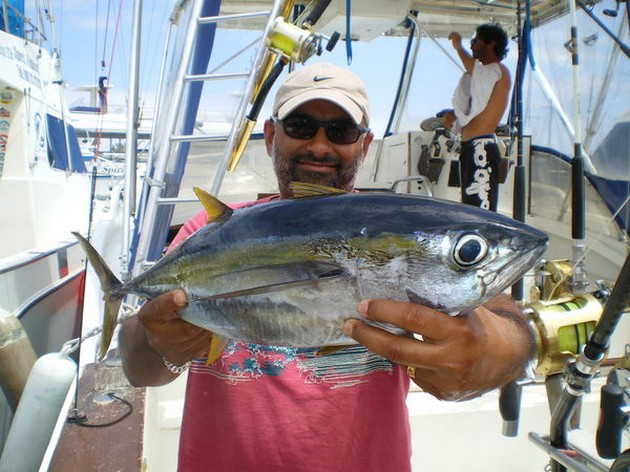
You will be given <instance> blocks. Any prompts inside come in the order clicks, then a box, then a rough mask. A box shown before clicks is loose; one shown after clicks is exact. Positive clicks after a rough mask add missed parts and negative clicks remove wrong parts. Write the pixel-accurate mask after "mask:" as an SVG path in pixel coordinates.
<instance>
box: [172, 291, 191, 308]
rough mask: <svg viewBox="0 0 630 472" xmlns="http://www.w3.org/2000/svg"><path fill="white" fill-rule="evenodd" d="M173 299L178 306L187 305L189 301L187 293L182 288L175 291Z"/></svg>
mask: <svg viewBox="0 0 630 472" xmlns="http://www.w3.org/2000/svg"><path fill="white" fill-rule="evenodd" d="M173 301H174V302H175V304H176V305H177V306H185V305H186V303H187V301H188V300H187V299H186V294H185V293H184V292H182V291H181V290H178V291H176V292H175V296H174V297H173Z"/></svg>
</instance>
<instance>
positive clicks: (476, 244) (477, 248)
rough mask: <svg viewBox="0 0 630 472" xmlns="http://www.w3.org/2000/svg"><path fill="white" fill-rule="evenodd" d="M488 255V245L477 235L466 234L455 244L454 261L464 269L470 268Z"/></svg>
mask: <svg viewBox="0 0 630 472" xmlns="http://www.w3.org/2000/svg"><path fill="white" fill-rule="evenodd" d="M486 254H488V243H487V242H486V240H485V239H483V238H482V237H481V236H479V235H477V234H466V235H464V236H462V237H461V238H460V239H459V241H457V243H456V244H455V248H454V249H453V259H454V260H455V262H456V263H457V264H458V265H460V266H462V267H470V266H472V265H475V264H476V263H477V262H479V261H481V260H483V259H484V258H485V257H486Z"/></svg>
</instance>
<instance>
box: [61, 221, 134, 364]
mask: <svg viewBox="0 0 630 472" xmlns="http://www.w3.org/2000/svg"><path fill="white" fill-rule="evenodd" d="M72 234H73V235H74V237H75V238H77V240H78V241H79V244H80V245H81V248H82V249H83V252H85V255H86V256H87V258H88V260H89V261H90V264H91V265H92V267H93V268H94V272H96V275H97V276H98V280H99V281H100V282H101V289H102V290H103V293H104V299H105V313H104V314H103V331H102V333H101V345H100V347H99V352H98V359H99V360H101V359H103V357H105V354H106V353H107V349H108V348H109V343H110V342H111V340H112V336H113V335H114V328H115V327H116V321H117V320H118V310H119V309H120V304H121V303H122V295H120V294H115V295H114V293H115V292H116V291H117V290H118V289H119V288H120V287H121V285H122V284H121V283H120V280H118V278H117V277H116V276H115V275H114V273H113V272H112V271H111V270H110V269H109V267H107V264H106V263H105V261H104V260H103V258H102V257H101V255H100V254H99V253H98V252H97V251H96V249H94V246H92V245H91V244H90V242H89V241H88V240H87V239H85V238H84V237H83V236H81V235H80V234H79V233H72Z"/></svg>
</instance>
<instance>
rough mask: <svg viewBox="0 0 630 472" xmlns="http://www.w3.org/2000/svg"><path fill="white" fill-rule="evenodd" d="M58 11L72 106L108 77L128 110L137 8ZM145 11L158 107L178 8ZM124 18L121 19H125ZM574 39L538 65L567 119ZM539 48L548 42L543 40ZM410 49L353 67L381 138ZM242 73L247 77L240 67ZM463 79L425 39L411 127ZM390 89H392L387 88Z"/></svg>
mask: <svg viewBox="0 0 630 472" xmlns="http://www.w3.org/2000/svg"><path fill="white" fill-rule="evenodd" d="M52 3H53V15H54V18H55V23H56V32H57V38H58V43H59V45H60V50H61V55H62V68H63V69H62V73H63V77H64V79H65V81H66V83H67V84H68V89H67V95H68V98H69V102H70V103H72V101H74V100H76V98H77V94H76V93H73V89H74V88H76V87H79V86H85V85H91V84H95V83H96V82H97V80H98V77H99V76H100V75H108V76H110V84H111V85H113V89H112V90H111V91H110V103H118V104H122V103H124V99H125V97H126V95H127V82H128V79H129V60H130V58H129V56H130V35H131V24H132V13H133V12H132V9H133V0H98V1H96V0H92V1H86V0H57V1H53V2H52ZM142 3H143V22H142V37H143V42H142V45H141V66H140V99H141V104H151V103H152V102H153V99H154V96H155V90H156V84H157V75H158V71H159V67H160V61H161V54H162V50H163V43H164V38H165V36H166V30H167V19H168V17H169V15H170V13H171V8H172V3H173V2H172V1H171V0H143V2H142ZM614 5H615V2H614V0H605V1H604V2H602V3H601V4H599V5H598V6H597V7H596V9H597V13H598V14H600V13H601V10H602V9H603V8H607V7H612V8H614ZM119 11H120V14H118V12H119ZM582 16H584V15H582ZM619 17H620V18H619V19H622V18H623V17H622V15H619ZM600 18H602V20H604V21H605V22H607V23H608V26H609V27H612V26H611V25H612V20H611V19H610V18H607V17H604V16H601V15H600ZM594 32H595V33H598V34H599V35H600V38H601V39H602V40H603V39H605V38H604V36H605V35H604V34H603V33H602V32H601V30H599V28H597V27H596V26H595V25H594V23H593V22H592V21H590V20H588V19H587V20H586V21H585V22H584V25H581V26H580V30H579V33H580V34H581V35H583V36H584V37H585V36H588V35H590V34H592V33H594ZM568 35H569V25H568V23H566V22H565V23H564V24H562V25H561V26H559V27H557V28H556V29H555V30H553V29H552V30H551V31H549V32H547V33H546V36H545V39H544V40H545V41H546V42H545V43H541V44H540V46H541V47H540V48H539V49H540V51H539V53H538V54H539V56H538V59H539V60H541V59H542V58H543V54H545V53H548V54H549V55H550V62H551V63H553V62H555V63H560V64H562V65H563V70H559V71H555V70H551V71H549V70H546V74H547V75H548V78H549V80H550V81H551V82H555V83H559V84H564V85H561V86H560V87H559V88H558V89H557V93H558V94H559V95H560V98H561V99H562V100H563V101H564V102H565V103H568V105H567V107H566V111H567V113H568V114H569V115H570V114H571V106H570V97H569V95H570V91H571V81H570V72H569V74H568V75H567V72H568V71H570V55H569V54H567V52H566V50H565V49H564V48H563V46H562V45H563V43H564V42H565V41H566V39H568ZM253 38H254V37H253V36H252V34H249V33H244V32H235V31H229V32H226V33H225V36H221V37H220V40H219V41H220V48H215V59H214V60H215V61H216V60H217V56H220V55H221V54H223V56H228V55H230V54H231V53H232V52H235V51H237V50H238V49H240V48H241V47H242V46H244V45H245V44H247V43H249V42H250V41H251V40H253ZM538 41H542V40H541V39H539V40H538ZM405 42H406V39H404V38H379V39H376V40H374V41H372V42H370V43H368V44H361V43H353V61H352V64H351V65H350V67H351V68H352V69H353V70H355V71H356V72H357V73H358V75H359V76H360V77H362V78H363V80H364V82H365V84H366V87H367V89H368V94H369V95H370V99H371V105H372V110H373V113H372V115H373V120H372V121H373V127H374V128H376V131H377V134H378V133H380V132H382V130H383V129H384V126H385V124H386V122H387V120H388V118H389V113H390V108H391V104H392V102H393V100H394V93H395V90H396V86H397V83H398V75H399V72H400V68H401V63H402V55H403V51H404V47H405ZM444 48H445V50H446V51H447V52H448V53H450V54H452V55H453V57H455V56H454V53H453V51H452V49H451V47H450V44H449V43H448V42H445V44H444ZM510 49H511V51H512V54H511V55H510V56H508V58H507V59H506V60H505V63H506V65H507V66H508V68H509V69H510V70H511V71H512V73H514V70H515V65H514V64H515V62H514V54H513V53H514V52H515V51H516V49H517V45H516V43H514V42H511V44H510ZM594 51H595V50H589V48H588V47H584V46H582V48H581V58H580V59H581V61H584V62H586V60H588V59H589V57H588V55H589V54H591V53H595V52H594ZM324 55H325V56H324V57H323V58H322V59H318V58H314V59H311V60H309V61H311V62H312V61H313V60H326V61H330V62H335V63H337V64H340V65H344V64H347V61H346V57H345V43H343V42H339V43H338V45H337V47H336V48H335V50H334V51H333V52H332V53H326V52H324ZM248 60H250V59H248V58H245V59H244V60H243V61H242V62H241V69H240V70H243V69H246V68H247V66H248V65H249V63H248ZM101 61H103V64H101ZM626 62H627V59H626ZM604 67H605V66H604V65H602V66H601V67H594V68H593V70H595V71H597V70H602V69H603V68H604ZM236 70H239V69H238V67H236ZM460 73H461V71H460V69H458V68H457V67H456V65H455V64H454V63H453V62H452V61H451V60H449V59H448V58H447V57H446V56H445V55H444V53H443V52H441V51H439V49H438V48H437V47H436V46H435V45H434V44H433V43H432V42H431V41H430V40H429V39H426V38H425V39H423V40H422V43H421V46H420V54H419V58H418V61H417V63H416V70H415V73H414V82H413V85H412V88H411V90H410V94H409V101H408V103H409V106H408V109H407V113H406V114H405V127H407V128H416V129H417V126H418V124H419V121H420V120H421V119H423V118H426V117H428V116H432V115H433V114H434V113H435V112H436V111H438V110H440V109H442V108H446V107H448V106H449V104H450V97H451V94H452V90H453V89H454V87H455V85H456V82H457V80H458V78H459V75H460ZM560 74H562V75H560ZM563 76H564V78H563ZM593 80H594V79H593V77H591V76H588V75H586V76H585V77H584V78H583V79H582V81H583V82H584V83H585V84H586V83H589V82H592V81H593ZM627 82H628V81H627V80H620V81H618V82H617V83H616V84H613V86H617V87H622V88H624V90H627V85H624V84H627ZM383 84H386V86H385V87H384V86H383ZM227 87H230V86H227ZM232 87H233V88H232V89H230V88H223V89H219V91H218V92H217V93H216V94H215V95H214V96H213V97H212V103H213V106H215V107H216V109H217V110H221V109H233V108H234V107H235V105H236V100H235V96H236V94H235V91H236V87H235V86H232ZM272 93H273V92H272ZM623 95H624V94H623V92H621V91H619V95H618V96H623ZM270 98H271V97H270ZM528 98H529V97H528ZM269 101H270V100H268V102H269ZM267 106H268V105H267ZM542 106H546V104H544V103H543V104H542ZM616 106H617V107H618V108H619V107H623V108H624V109H627V105H626V106H624V105H623V101H617V103H616ZM535 111H537V110H535ZM585 111H586V108H585ZM622 111H623V110H622ZM263 113H265V110H263ZM262 116H264V115H262Z"/></svg>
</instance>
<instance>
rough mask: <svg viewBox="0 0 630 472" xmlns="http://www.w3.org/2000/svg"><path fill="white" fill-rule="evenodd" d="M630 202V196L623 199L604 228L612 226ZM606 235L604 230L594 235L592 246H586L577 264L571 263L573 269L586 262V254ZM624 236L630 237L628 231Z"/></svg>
mask: <svg viewBox="0 0 630 472" xmlns="http://www.w3.org/2000/svg"><path fill="white" fill-rule="evenodd" d="M629 203H630V196H628V197H626V199H625V200H624V201H623V203H622V204H621V205H619V208H618V209H617V211H615V213H614V214H613V215H611V217H610V220H609V221H608V224H607V225H606V226H605V227H604V230H606V229H608V228H610V226H611V225H612V224H613V223H614V222H615V218H617V216H619V213H621V212H622V210H623V209H624V208H625V207H626V205H628V204H629ZM604 236H605V234H604V231H602V232H600V233H597V234H596V235H594V236H593V239H594V241H593V243H592V244H591V245H590V246H585V249H584V254H583V255H582V257H581V258H580V259H579V260H578V261H576V262H575V264H572V265H571V270H572V271H573V269H574V268H575V267H576V266H577V265H578V264H579V263H580V262H584V261H585V260H586V256H588V254H589V253H590V252H591V251H592V250H593V247H594V246H595V243H599V242H601V240H602V238H603V237H604ZM623 238H624V239H626V241H627V239H628V237H627V233H626V232H623Z"/></svg>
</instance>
